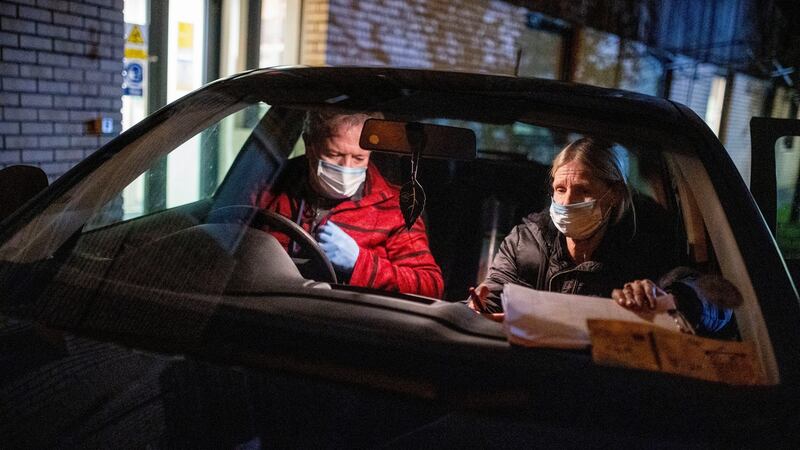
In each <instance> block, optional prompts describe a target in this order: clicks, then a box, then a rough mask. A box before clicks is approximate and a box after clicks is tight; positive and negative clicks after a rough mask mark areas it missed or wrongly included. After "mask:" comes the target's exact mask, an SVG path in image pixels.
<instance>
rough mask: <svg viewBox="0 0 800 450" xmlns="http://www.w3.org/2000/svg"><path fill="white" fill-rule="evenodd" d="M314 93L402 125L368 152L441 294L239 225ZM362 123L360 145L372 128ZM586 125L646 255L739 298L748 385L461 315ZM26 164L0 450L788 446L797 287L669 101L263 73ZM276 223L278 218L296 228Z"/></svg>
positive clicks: (380, 77)
mask: <svg viewBox="0 0 800 450" xmlns="http://www.w3.org/2000/svg"><path fill="white" fill-rule="evenodd" d="M332 109H335V110H344V111H371V112H380V113H382V115H383V119H375V120H374V122H373V125H369V126H365V129H367V128H369V129H370V130H372V131H373V132H375V133H378V132H380V130H381V128H380V127H386V128H384V129H385V130H388V131H387V136H388V135H390V134H392V133H395V135H399V136H400V139H399V140H397V141H396V142H395V143H394V144H391V143H389V144H385V145H383V144H380V143H377V144H375V145H374V146H373V155H372V158H373V160H374V162H375V164H376V165H377V166H378V167H379V168H380V169H381V171H382V173H384V175H385V176H386V178H387V179H389V180H390V181H392V182H394V183H396V184H398V185H402V184H404V183H409V182H410V164H411V161H412V159H414V158H417V157H420V158H419V161H418V163H416V169H417V170H416V173H417V181H418V182H419V184H420V185H421V188H422V189H423V190H424V191H425V197H426V198H427V202H426V204H425V207H424V209H423V210H422V215H421V217H422V219H423V221H424V223H425V224H426V228H427V234H428V238H429V242H430V250H431V252H432V254H433V256H434V258H435V260H436V262H437V263H438V264H439V266H440V267H441V270H442V277H443V280H444V283H445V288H444V293H443V296H442V298H441V299H438V298H430V297H426V296H423V295H417V294H409V293H403V292H392V291H388V290H378V289H372V288H367V287H357V286H351V285H348V284H347V283H344V282H341V281H338V280H337V278H336V273H335V271H333V270H331V265H330V264H329V262H328V261H326V258H325V257H324V253H323V254H320V252H314V251H313V249H311V250H309V253H310V256H307V257H305V258H297V257H296V258H290V257H289V255H287V254H286V252H285V251H284V250H283V248H282V247H280V246H277V247H276V246H275V245H274V242H275V241H274V239H272V238H271V237H269V236H271V234H269V233H265V232H263V231H262V229H261V228H260V227H261V225H263V223H269V224H272V225H275V224H276V223H277V222H281V219H280V216H279V217H278V218H277V219H276V218H275V217H274V216H275V215H274V214H273V215H270V214H265V213H263V212H261V211H260V210H259V209H258V208H255V207H254V206H253V204H254V201H253V199H254V196H255V195H256V194H257V192H258V191H259V189H260V187H261V186H263V185H264V183H266V182H268V181H269V180H274V179H275V177H277V176H278V175H279V174H281V173H282V171H284V170H285V168H286V167H287V161H290V160H291V159H292V158H294V157H296V156H297V155H301V154H302V153H303V152H304V146H303V141H302V139H301V132H302V128H303V121H304V118H305V116H306V113H307V112H308V111H318V110H319V111H325V110H332ZM369 123H370V122H368V124H369ZM370 127H371V128H370ZM413 130H417V131H413ZM419 130H422V131H421V133H422V136H424V138H423V139H424V140H425V142H428V143H430V142H437V145H436V146H432V145H422V144H419V145H418V142H419V135H417V138H412V137H413V136H411V133H412V132H413V133H420V131H419ZM398 133H399V134H398ZM404 133H405V134H404ZM371 136H372V135H371V134H370V135H369V136H367V135H366V133H365V134H364V135H362V136H361V142H362V146H364V145H365V144H364V143H365V142H368V141H375V142H385V140H383V141H382V140H380V139H370V137H371ZM582 136H594V137H601V138H604V139H608V140H610V141H613V142H614V143H615V149H616V151H617V152H618V154H619V156H620V158H621V160H622V161H624V163H625V167H626V172H627V175H628V181H629V184H630V185H631V186H633V187H635V188H636V190H637V192H638V193H639V195H640V196H641V198H642V200H643V201H644V202H645V203H643V204H647V205H650V206H649V209H647V208H645V207H642V209H641V214H640V215H639V217H640V226H641V227H643V228H647V229H651V230H654V231H658V232H659V233H661V235H662V236H664V239H666V240H667V242H669V243H670V247H669V248H671V249H672V250H671V251H674V253H675V254H674V255H660V254H653V255H652V258H666V257H668V256H669V257H672V256H678V257H681V258H683V259H684V260H687V261H689V262H690V263H691V264H692V265H693V266H694V267H695V268H697V269H698V270H700V271H702V272H705V273H716V274H720V275H721V276H723V277H725V278H726V279H727V280H729V281H730V282H731V283H733V285H734V286H735V287H736V288H737V289H738V291H739V292H740V293H741V296H742V299H743V303H742V305H741V306H740V307H738V308H737V309H736V310H735V312H734V315H735V330H734V333H733V340H734V341H737V342H741V343H743V344H746V345H749V346H750V347H751V348H752V349H753V353H752V355H751V360H749V363H751V364H752V366H753V367H755V369H754V370H755V372H754V373H755V375H756V377H755V378H754V381H752V382H748V383H733V382H726V379H725V378H724V377H723V378H722V379H720V380H717V381H712V380H708V379H698V378H696V377H692V376H684V375H681V374H676V373H667V372H665V371H662V370H643V369H638V368H631V367H620V366H615V365H605V364H600V363H598V362H597V361H596V360H595V358H593V356H592V353H591V351H590V350H589V349H587V348H580V349H562V348H546V347H545V348H542V347H527V346H522V345H517V344H511V343H510V342H509V338H508V334H507V332H508V330H507V329H505V328H504V326H503V324H501V323H497V322H494V321H492V320H487V319H486V318H484V317H483V316H481V315H479V314H475V313H474V312H473V311H472V310H471V309H469V308H468V307H467V306H466V305H465V304H464V302H463V301H462V300H464V299H466V297H467V292H468V289H469V287H471V286H475V285H476V284H477V283H478V282H480V280H481V279H482V277H483V276H484V275H485V274H486V270H487V265H488V264H489V263H490V261H491V257H492V255H493V254H494V253H495V252H496V249H497V246H498V245H499V243H500V242H501V241H502V238H503V236H504V235H505V234H507V233H508V232H509V230H510V229H511V228H512V227H513V226H514V225H516V224H518V223H520V221H521V220H522V218H523V217H524V216H525V215H527V214H528V213H530V212H532V211H538V210H542V209H543V208H545V207H547V206H548V205H549V202H550V197H549V193H548V176H549V166H550V162H551V160H552V158H553V156H554V155H555V154H556V153H557V152H558V151H559V150H560V148H561V147H562V146H563V145H564V144H566V143H567V142H570V141H572V140H573V139H575V138H577V137H582ZM375 142H372V143H373V144H374V143H375ZM398 142H400V143H399V144H398ZM414 142H417V144H414ZM404 143H405V144H404ZM409 156H411V157H409ZM12 169H13V170H12ZM37 174H38V175H37ZM37 179H41V174H39V172H38V171H37V169H35V168H16V169H15V168H9V169H5V171H4V173H0V183H4V184H3V185H4V186H22V185H25V186H30V185H34V187H28V188H26V192H30V193H31V196H32V197H30V198H28V196H25V195H23V196H22V197H23V198H22V199H19V200H17V202H19V203H21V202H22V201H23V200H25V203H24V205H21V206H20V207H19V208H13V209H14V212H12V213H9V215H8V216H7V217H5V218H3V221H2V222H1V223H0V308H2V309H1V310H0V313H2V322H0V323H2V325H0V349H2V361H3V364H2V366H3V369H2V370H1V371H0V380H2V385H0V418H1V419H0V430H2V435H3V442H4V446H8V447H150V448H159V447H170V448H171V447H196V448H197V447H200V448H212V447H213V448H220V447H222V448H224V447H229V448H259V447H311V446H314V447H317V446H320V447H322V446H324V447H377V446H382V447H384V446H385V447H432V446H434V445H435V446H444V447H515V448H519V447H522V446H524V447H535V446H553V447H555V446H558V447H612V446H613V447H644V446H647V447H687V446H692V447H694V446H712V447H722V446H726V447H727V446H736V447H740V446H759V447H765V446H770V445H787V444H791V443H792V442H794V443H797V442H798V429H800V428H799V427H798V425H800V414H798V404H800V402H798V399H800V383H798V381H800V298H799V297H798V293H797V290H796V289H795V286H794V284H793V282H792V279H791V277H790V275H789V273H788V272H787V270H786V265H785V263H784V261H783V259H782V257H781V253H780V251H779V249H778V248H777V246H776V244H775V241H774V239H773V237H772V234H771V232H770V229H769V227H768V225H767V223H766V221H765V219H764V217H763V216H762V214H761V212H760V210H759V208H758V207H757V204H756V202H755V200H754V198H753V196H752V195H751V194H750V192H749V191H748V188H747V186H746V184H745V183H744V181H743V180H742V178H741V176H740V175H739V173H738V171H737V170H736V167H735V166H734V164H733V163H732V161H731V159H730V157H729V156H728V154H727V153H726V151H725V149H724V147H723V146H722V145H721V144H720V142H719V140H718V139H717V137H716V136H715V135H714V133H713V132H712V131H711V130H710V129H709V128H708V127H707V126H706V125H705V124H704V123H703V122H702V121H701V120H700V119H699V118H698V117H697V115H695V114H694V113H693V112H692V111H691V110H690V109H688V108H687V107H685V106H683V105H680V104H677V103H674V102H671V101H669V100H666V99H660V98H654V97H650V96H645V95H640V94H636V93H632V92H625V91H619V90H612V89H605V88H599V87H591V86H584V85H578V84H572V83H565V82H559V81H551V80H539V79H525V78H517V77H509V76H498V75H490V74H472V73H460V72H444V71H428V70H411V69H392V68H356V67H350V68H333V67H319V68H310V67H290V68H272V69H259V70H252V71H248V72H244V73H241V74H238V75H235V76H232V77H230V78H226V79H223V80H218V81H215V82H213V83H210V84H208V85H207V86H205V87H203V88H202V89H199V90H197V91H195V92H193V93H191V94H189V95H187V96H185V97H183V98H181V99H179V100H177V101H175V102H174V103H172V104H170V105H168V106H166V107H164V108H162V109H161V110H159V111H157V112H155V113H154V114H152V115H151V116H149V117H147V118H146V119H144V120H143V121H142V122H140V123H138V124H137V125H135V126H133V127H132V128H131V129H129V130H128V131H126V132H124V133H122V134H121V135H120V136H119V137H117V138H115V139H113V140H112V141H111V142H109V143H108V144H106V145H105V146H103V147H102V148H101V149H99V150H98V151H97V152H95V153H93V154H92V155H91V156H89V157H88V158H86V160H84V161H83V162H81V163H80V164H79V165H77V166H76V167H75V168H74V169H72V170H71V171H70V172H68V173H67V174H66V175H64V176H63V177H61V178H59V179H58V180H56V181H55V182H54V183H53V184H52V185H51V186H49V187H47V188H46V189H42V190H39V188H38V187H36V186H37V185H36V180H37ZM34 193H35V194H34ZM9 201H11V200H9ZM9 209H11V208H9ZM662 213H663V214H662ZM665 217H666V218H667V219H664V218H665ZM256 219H257V221H258V222H259V223H260V224H261V225H259V226H258V227H256V226H255V225H254V222H253V220H256ZM283 222H287V221H286V220H283ZM288 222H289V224H288V225H287V224H286V223H278V224H277V225H275V226H277V227H280V226H283V227H284V228H283V230H284V232H285V233H294V234H293V237H295V238H296V239H297V240H298V241H300V240H303V239H304V238H303V236H302V233H300V232H296V231H286V230H287V229H290V228H292V223H291V221H288ZM310 241H311V242H310V243H307V245H308V247H310V248H311V247H313V245H314V241H313V237H312V238H311V239H310ZM675 334H676V335H677V333H675ZM680 342H681V344H680V345H687V346H688V345H689V344H687V342H689V341H686V340H682V341H680ZM720 342H721V341H720ZM688 353H689V352H688V348H687V354H688ZM711 356H712V355H711V354H710V353H706V354H705V356H704V357H703V358H711ZM687 357H688V356H687ZM695 362H697V363H698V364H699V363H700V362H701V361H700V360H695Z"/></svg>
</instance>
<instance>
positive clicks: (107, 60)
mask: <svg viewBox="0 0 800 450" xmlns="http://www.w3.org/2000/svg"><path fill="white" fill-rule="evenodd" d="M122 8H123V0H72V1H61V0H3V1H2V2H0V52H2V53H1V54H0V83H2V84H1V85H0V136H1V137H2V138H0V167H5V166H9V165H14V164H30V165H36V166H40V167H42V168H43V169H44V171H45V172H46V173H47V175H48V177H49V178H50V179H51V181H52V180H53V179H55V178H57V177H58V176H60V175H62V174H63V173H64V172H66V171H67V170H68V169H69V168H70V167H72V166H73V165H75V164H76V163H77V162H79V161H80V160H81V159H83V158H84V157H86V156H87V155H88V154H90V153H92V152H93V151H94V150H96V149H97V148H98V147H99V146H101V145H103V144H105V143H106V142H108V140H110V139H111V137H112V136H111V135H105V136H102V137H99V136H91V135H88V134H87V126H86V122H87V121H89V120H91V119H94V118H96V117H98V116H100V115H102V116H104V117H111V118H113V119H114V129H115V130H119V123H120V120H121V114H120V108H121V102H122V100H121V94H122V93H121V88H120V86H121V84H122V75H121V72H122V57H123V55H122V51H123V35H124V32H125V30H124V25H123V15H122Z"/></svg>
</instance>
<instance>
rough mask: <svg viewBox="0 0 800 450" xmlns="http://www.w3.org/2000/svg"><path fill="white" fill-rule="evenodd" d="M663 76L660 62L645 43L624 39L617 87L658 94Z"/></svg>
mask: <svg viewBox="0 0 800 450" xmlns="http://www.w3.org/2000/svg"><path fill="white" fill-rule="evenodd" d="M663 78H664V69H663V66H662V65H661V62H660V61H659V60H658V58H656V57H655V56H653V55H652V54H650V51H649V49H648V48H647V46H646V45H644V44H642V43H640V42H632V41H625V42H624V43H623V45H622V55H621V59H620V79H619V86H618V87H619V88H620V89H626V90H629V91H634V92H639V93H642V94H647V95H659V93H660V91H661V83H662V81H663Z"/></svg>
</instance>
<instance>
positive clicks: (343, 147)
mask: <svg viewBox="0 0 800 450" xmlns="http://www.w3.org/2000/svg"><path fill="white" fill-rule="evenodd" d="M362 128H364V124H359V125H347V124H341V125H339V126H338V127H336V128H334V129H333V130H332V133H331V135H330V136H329V137H326V138H324V139H322V141H321V142H318V143H315V144H314V145H313V148H311V149H310V150H311V152H310V153H311V154H312V155H313V156H315V157H316V158H317V159H321V160H322V161H325V162H328V163H332V164H338V165H340V166H343V167H367V165H368V164H369V154H370V151H369V150H364V149H362V148H361V147H360V146H359V145H358V138H359V137H360V136H361V130H362Z"/></svg>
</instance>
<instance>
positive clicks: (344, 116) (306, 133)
mask: <svg viewBox="0 0 800 450" xmlns="http://www.w3.org/2000/svg"><path fill="white" fill-rule="evenodd" d="M367 119H383V113H380V112H356V113H353V112H348V111H342V110H316V111H308V112H307V113H306V120H305V124H304V126H303V139H304V140H305V142H306V145H310V144H315V143H319V142H321V141H322V140H323V139H325V138H327V137H330V136H331V135H332V134H333V132H334V130H336V129H337V128H339V127H341V126H343V125H345V126H348V127H354V126H357V125H361V124H363V123H364V122H366V121H367Z"/></svg>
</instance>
